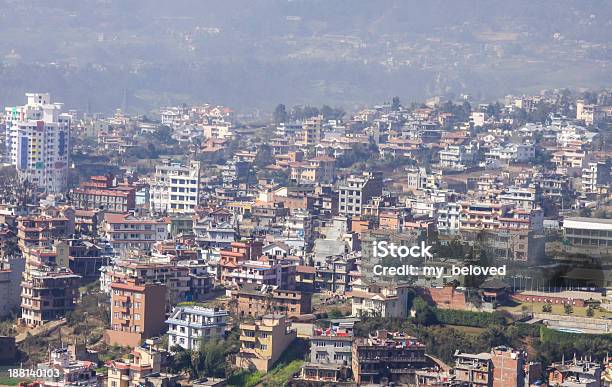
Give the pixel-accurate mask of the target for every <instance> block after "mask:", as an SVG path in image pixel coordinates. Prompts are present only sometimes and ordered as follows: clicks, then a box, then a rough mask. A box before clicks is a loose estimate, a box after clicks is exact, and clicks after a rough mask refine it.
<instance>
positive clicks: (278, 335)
mask: <svg viewBox="0 0 612 387" xmlns="http://www.w3.org/2000/svg"><path fill="white" fill-rule="evenodd" d="M296 337H297V333H296V331H294V330H292V329H290V327H289V324H288V322H287V320H286V319H285V316H284V315H273V314H270V315H266V316H263V317H262V318H261V319H260V320H258V321H255V322H253V323H243V324H240V352H238V354H237V355H236V367H238V368H244V369H249V370H254V369H256V370H258V371H261V372H268V371H269V370H270V369H272V366H273V365H274V363H276V362H277V361H278V359H279V358H280V356H281V355H282V353H283V352H284V351H285V350H286V349H287V348H288V347H289V346H290V345H291V343H292V342H293V340H295V338H296Z"/></svg>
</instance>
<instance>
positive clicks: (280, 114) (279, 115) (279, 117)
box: [274, 103, 289, 124]
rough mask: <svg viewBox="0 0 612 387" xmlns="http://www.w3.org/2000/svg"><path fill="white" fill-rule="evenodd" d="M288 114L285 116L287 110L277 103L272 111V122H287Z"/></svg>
mask: <svg viewBox="0 0 612 387" xmlns="http://www.w3.org/2000/svg"><path fill="white" fill-rule="evenodd" d="M288 119H289V114H287V108H286V107H285V105H283V104H282V103H279V104H278V105H277V106H276V109H274V122H275V123H277V124H280V123H281V122H287V120H288Z"/></svg>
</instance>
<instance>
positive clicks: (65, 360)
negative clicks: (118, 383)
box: [37, 348, 103, 387]
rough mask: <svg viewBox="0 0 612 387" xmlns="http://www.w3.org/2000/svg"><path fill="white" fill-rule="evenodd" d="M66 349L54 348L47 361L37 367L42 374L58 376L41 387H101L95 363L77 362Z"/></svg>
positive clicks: (100, 379)
mask: <svg viewBox="0 0 612 387" xmlns="http://www.w3.org/2000/svg"><path fill="white" fill-rule="evenodd" d="M72 355H73V354H72V353H70V351H69V349H68V348H56V349H53V350H50V351H49V359H48V360H47V362H45V363H40V364H38V366H37V369H38V370H41V371H42V372H43V374H46V375H49V374H52V375H53V374H55V373H57V374H58V377H55V378H52V380H47V381H45V382H43V383H42V386H43V387H72V386H75V385H78V386H82V387H102V385H103V383H102V378H101V377H100V378H99V377H98V375H97V374H96V363H94V362H91V361H86V360H79V359H76V358H74V357H73V356H72Z"/></svg>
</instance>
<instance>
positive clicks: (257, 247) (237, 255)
mask: <svg viewBox="0 0 612 387" xmlns="http://www.w3.org/2000/svg"><path fill="white" fill-rule="evenodd" d="M262 247H263V244H262V243H261V242H260V241H252V242H232V245H231V250H221V251H220V255H221V258H220V260H219V265H220V266H221V278H220V279H221V281H222V282H225V281H228V278H227V277H229V274H230V273H232V272H233V271H234V270H236V269H237V268H238V262H242V261H254V260H256V259H258V258H259V257H261V256H262Z"/></svg>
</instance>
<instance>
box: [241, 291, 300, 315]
mask: <svg viewBox="0 0 612 387" xmlns="http://www.w3.org/2000/svg"><path fill="white" fill-rule="evenodd" d="M232 298H233V299H235V300H237V310H236V313H237V314H238V315H240V316H251V317H257V316H262V315H264V314H269V313H282V314H284V315H287V316H288V317H296V316H300V315H303V314H309V313H312V293H308V292H301V291H298V290H287V289H278V288H277V289H274V288H269V287H262V288H254V287H252V286H243V287H241V288H240V289H238V290H235V291H233V292H232Z"/></svg>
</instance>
